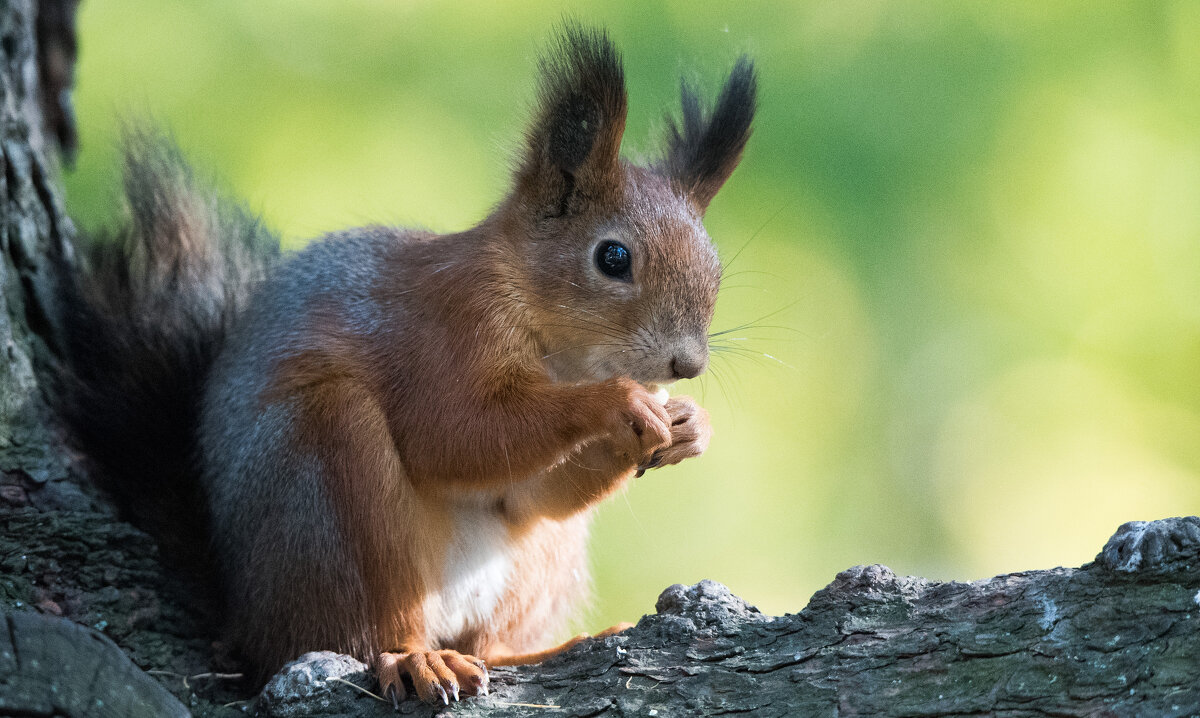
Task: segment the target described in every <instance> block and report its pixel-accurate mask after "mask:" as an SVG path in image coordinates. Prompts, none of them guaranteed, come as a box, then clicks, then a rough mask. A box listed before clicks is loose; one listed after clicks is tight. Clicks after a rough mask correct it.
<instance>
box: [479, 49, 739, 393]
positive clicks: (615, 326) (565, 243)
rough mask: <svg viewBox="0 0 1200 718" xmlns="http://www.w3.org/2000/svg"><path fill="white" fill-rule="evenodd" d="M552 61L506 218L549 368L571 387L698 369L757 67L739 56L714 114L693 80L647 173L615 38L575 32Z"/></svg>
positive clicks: (663, 379)
mask: <svg viewBox="0 0 1200 718" xmlns="http://www.w3.org/2000/svg"><path fill="white" fill-rule="evenodd" d="M540 66H541V82H540V93H539V101H538V105H537V110H536V113H535V116H534V120H533V123H532V125H531V126H530V128H529V131H528V133H527V142H526V146H525V151H524V154H523V155H522V157H521V159H520V164H519V167H518V169H517V172H516V179H515V186H514V189H513V192H512V194H511V195H510V197H509V198H508V200H507V201H506V202H505V204H504V206H503V207H502V209H501V212H500V217H499V219H500V221H501V222H502V223H503V224H504V225H506V227H505V229H506V231H505V232H504V234H505V236H507V237H509V238H512V241H511V242H509V243H508V244H507V246H506V247H505V250H506V252H507V253H508V256H507V257H506V259H507V263H508V264H509V266H511V267H512V268H513V269H514V272H515V273H516V274H517V276H519V277H520V279H519V281H518V282H517V283H516V286H515V287H514V292H515V293H520V294H522V295H523V296H521V297H520V299H521V300H522V303H523V304H524V305H525V310H526V316H527V318H528V320H529V325H530V326H531V328H532V331H533V333H534V336H535V338H536V340H537V342H538V345H539V351H541V352H542V354H543V355H544V356H543V357H542V361H543V363H544V365H545V367H546V368H547V370H548V371H549V372H550V373H551V375H552V376H553V377H554V378H555V379H556V380H559V381H572V382H576V381H596V380H602V379H607V378H611V377H615V376H628V377H630V378H632V379H634V380H635V381H639V382H642V383H644V384H666V383H670V382H673V381H675V380H676V379H681V378H691V377H694V376H697V375H699V374H700V373H701V372H703V371H704V369H705V367H706V366H707V364H708V328H709V324H710V322H711V321H712V316H713V308H714V305H715V302H716V297H717V289H718V286H719V284H720V275H721V266H720V262H719V260H718V258H717V254H716V250H715V248H714V247H713V244H712V241H711V240H710V239H709V237H708V233H707V232H706V231H705V229H704V225H703V224H702V222H701V219H702V217H703V215H704V211H705V209H706V208H707V207H708V204H709V202H710V201H711V200H712V198H713V196H714V195H716V193H717V190H719V189H720V188H721V185H723V184H724V183H725V180H726V179H728V178H729V175H730V174H731V173H732V172H733V170H734V168H735V167H736V166H737V164H738V161H739V160H740V159H741V155H742V150H743V149H744V148H745V145H746V141H747V139H749V136H750V125H751V121H752V119H753V116H754V109H755V94H756V81H755V73H754V67H753V64H752V63H751V61H750V60H749V59H748V58H745V57H743V58H742V59H740V60H739V61H738V62H737V64H736V65H735V66H734V68H733V71H732V72H731V73H730V75H729V78H728V79H727V80H726V82H725V85H724V88H723V89H722V91H721V93H720V96H719V98H718V99H717V101H716V103H715V105H714V106H713V107H711V108H709V107H705V106H704V105H703V104H702V103H701V101H700V99H699V97H698V96H697V95H696V94H695V93H694V92H693V91H691V90H690V89H689V88H688V87H687V86H686V85H684V86H683V88H682V117H681V119H680V120H679V121H676V120H674V119H672V118H668V121H667V133H666V134H667V137H666V147H665V150H664V152H663V154H662V156H661V157H660V158H659V159H658V160H657V161H656V162H653V163H651V164H649V165H648V166H639V165H637V164H634V163H631V162H628V161H626V160H624V159H623V158H622V157H621V156H620V146H621V138H622V135H623V134H624V130H625V117H626V92H625V79H624V71H623V69H622V66H621V59H620V55H619V54H618V52H617V49H616V48H615V47H614V46H613V44H612V42H611V41H610V40H609V39H608V37H607V35H606V34H605V33H604V32H602V31H596V30H587V29H583V28H580V27H578V26H575V25H567V26H566V27H565V28H564V30H563V32H562V34H561V36H560V37H559V39H558V42H557V44H556V45H555V46H554V47H553V48H552V51H551V52H549V53H547V54H546V55H544V56H543V58H542V59H541V62H540Z"/></svg>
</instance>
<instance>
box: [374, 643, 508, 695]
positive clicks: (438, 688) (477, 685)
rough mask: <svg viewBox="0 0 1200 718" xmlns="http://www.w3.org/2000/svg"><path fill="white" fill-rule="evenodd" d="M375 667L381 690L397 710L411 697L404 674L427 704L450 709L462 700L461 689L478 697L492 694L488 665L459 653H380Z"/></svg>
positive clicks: (442, 651) (443, 651)
mask: <svg viewBox="0 0 1200 718" xmlns="http://www.w3.org/2000/svg"><path fill="white" fill-rule="evenodd" d="M375 665H376V667H375V674H376V676H377V677H378V678H379V687H380V689H381V690H382V692H383V694H384V695H385V696H388V697H390V698H391V699H392V705H393V706H394V707H397V708H398V707H399V702H400V701H401V700H402V699H403V698H404V697H405V695H407V691H405V689H404V682H403V681H402V680H401V674H402V673H407V674H408V677H409V678H411V679H412V683H413V688H414V689H415V690H416V691H417V695H418V696H419V697H420V698H421V700H423V701H425V702H426V703H442V704H443V705H449V704H450V699H451V698H453V699H454V700H458V695H459V690H460V688H464V689H466V690H467V692H469V693H471V694H474V695H479V694H483V695H487V692H488V673H487V667H486V666H485V665H484V662H483V661H482V660H481V659H479V658H476V657H475V656H468V655H465V654H462V653H459V652H458V651H452V650H441V651H412V652H409V653H380V654H379V657H378V658H377V659H376V664H375Z"/></svg>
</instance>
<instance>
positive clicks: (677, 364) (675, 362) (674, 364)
mask: <svg viewBox="0 0 1200 718" xmlns="http://www.w3.org/2000/svg"><path fill="white" fill-rule="evenodd" d="M707 366H708V352H707V351H705V350H701V351H698V352H680V353H678V354H676V355H675V356H674V357H673V358H672V359H671V374H672V375H673V376H674V377H675V378H676V379H693V378H695V377H698V376H700V375H701V374H703V373H704V369H705V368H706V367H707Z"/></svg>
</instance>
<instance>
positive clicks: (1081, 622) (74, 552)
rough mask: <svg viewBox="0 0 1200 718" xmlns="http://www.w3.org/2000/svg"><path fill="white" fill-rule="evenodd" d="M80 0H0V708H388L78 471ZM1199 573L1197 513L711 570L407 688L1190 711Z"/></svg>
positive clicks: (656, 705) (348, 664)
mask: <svg viewBox="0 0 1200 718" xmlns="http://www.w3.org/2000/svg"><path fill="white" fill-rule="evenodd" d="M75 5H76V0H41V2H35V1H34V0H0V57H2V59H3V62H2V64H0V122H2V127H0V167H2V168H3V172H0V230H2V231H0V250H2V251H3V262H2V263H0V288H2V290H3V291H0V309H2V311H0V348H2V350H3V352H4V358H3V360H2V361H0V528H2V529H3V530H2V531H0V612H2V613H3V614H4V617H3V621H2V622H0V716H8V715H19V716H85V715H88V716H90V715H112V716H127V715H147V716H158V715H187V713H188V708H190V709H191V711H192V712H193V713H194V714H195V715H198V716H223V715H224V716H232V715H245V713H246V711H251V712H255V713H257V714H258V715H262V716H300V715H304V716H308V715H324V716H362V715H390V714H392V713H393V709H392V706H391V705H390V703H384V702H382V701H380V700H378V699H376V698H373V697H372V696H370V695H369V692H371V691H375V690H376V686H375V685H374V681H373V679H372V678H371V676H370V675H369V673H368V672H367V671H366V667H365V666H363V665H362V664H361V663H358V662H357V661H355V660H354V659H352V658H349V657H347V656H337V655H335V654H329V653H323V654H309V655H308V656H305V657H303V658H302V659H300V660H298V661H297V662H294V663H293V664H290V665H289V666H288V667H286V668H285V669H284V670H283V671H282V672H281V673H280V674H279V675H278V676H276V677H275V678H274V679H273V680H272V681H271V682H270V683H269V684H268V685H267V687H266V688H265V689H264V690H263V691H262V692H261V694H260V695H258V696H256V695H255V694H256V692H257V686H248V685H246V684H244V683H242V682H240V681H239V680H238V679H237V677H236V675H231V670H230V669H229V668H228V666H227V665H226V662H225V660H224V659H222V658H221V657H220V654H221V649H220V645H219V644H213V643H212V641H213V638H214V636H215V635H216V633H215V631H214V628H213V625H214V623H213V622H212V621H210V620H208V618H207V615H208V614H207V613H206V606H205V604H204V603H203V600H202V599H201V597H202V596H203V595H204V594H205V591H203V590H200V588H201V587H196V586H193V585H189V584H188V583H187V581H186V580H184V579H183V578H182V577H180V576H178V575H176V574H174V573H172V571H171V570H170V569H169V568H168V567H165V566H164V565H163V564H162V562H161V561H160V560H159V558H158V551H157V548H156V547H155V545H154V543H153V541H152V540H151V539H150V538H149V537H147V536H146V535H145V534H144V533H142V532H140V531H138V530H137V529H135V528H133V527H132V526H129V525H128V524H125V523H123V522H121V521H120V520H118V519H117V517H116V514H115V512H114V511H113V510H112V508H111V507H110V506H109V505H108V504H106V503H105V501H104V500H103V499H102V498H100V497H98V495H97V494H96V492H95V491H94V490H92V489H91V488H90V485H89V484H88V483H87V482H86V480H82V481H77V480H75V479H78V478H79V472H78V471H77V470H76V469H74V468H73V464H72V462H71V457H70V454H69V453H68V452H67V451H66V450H65V449H64V447H63V446H62V443H61V442H60V441H59V440H58V438H57V435H56V433H55V431H54V429H53V424H52V422H51V421H50V419H49V417H50V414H49V412H48V410H47V404H48V402H47V398H48V397H50V396H51V395H52V393H53V391H54V389H53V386H50V385H48V384H47V383H46V382H45V381H43V380H40V379H39V376H45V375H46V374H45V373H39V372H38V371H37V370H38V368H39V367H40V368H43V369H44V368H46V367H49V366H51V365H52V364H53V361H54V353H55V349H56V347H57V346H58V341H57V339H56V337H57V335H58V329H57V328H58V327H59V326H60V325H61V324H60V318H61V317H62V316H63V312H64V311H69V309H70V308H69V307H64V306H62V302H61V300H60V299H59V297H61V296H62V294H61V293H60V292H59V291H58V286H59V285H58V282H57V272H58V271H59V270H60V269H61V268H62V267H64V266H66V265H69V263H70V262H71V258H72V241H73V234H74V232H73V228H72V225H71V223H70V221H69V220H68V219H67V217H66V216H65V214H64V212H63V209H62V204H61V200H60V191H59V189H58V186H57V173H56V169H55V168H56V167H57V164H58V159H57V158H58V157H60V156H61V157H64V158H66V159H67V160H68V161H69V159H70V157H71V155H72V153H73V152H74V143H75V130H74V120H73V117H72V113H71V105H70V94H69V91H70V86H71V76H72V71H73V65H74V54H75V37H74V14H75ZM1198 589H1200V519H1196V518H1194V517H1192V518H1188V519H1174V520H1168V521H1163V522H1155V523H1153V524H1129V525H1126V526H1125V527H1122V529H1121V531H1119V532H1118V534H1117V535H1116V536H1114V539H1113V540H1112V541H1110V543H1109V545H1108V546H1107V547H1105V550H1104V551H1103V552H1102V554H1101V555H1100V556H1099V557H1098V560H1097V561H1096V562H1094V563H1091V564H1088V565H1087V566H1084V567H1082V568H1079V569H1063V568H1059V569H1053V570H1049V571H1034V572H1028V573H1018V574H1012V575H1008V576H1000V577H997V578H993V579H990V580H987V581H979V582H975V583H969V584H960V583H936V582H931V581H926V580H924V579H919V578H900V577H897V576H895V575H894V574H893V573H892V572H891V571H889V570H888V569H886V568H884V567H882V566H868V567H856V568H853V569H850V570H848V571H845V572H843V573H841V574H839V575H838V576H837V578H836V579H834V581H833V582H832V583H831V584H830V585H829V586H828V587H827V588H825V589H824V590H822V591H820V592H818V593H817V594H816V595H815V596H814V597H813V599H812V601H811V602H810V603H809V605H808V606H807V607H806V608H805V609H804V610H802V611H800V612H799V613H797V614H792V615H786V616H780V617H768V616H764V615H762V614H760V613H759V612H758V611H757V610H755V609H754V608H752V607H750V606H749V605H747V604H746V603H745V602H743V601H742V600H741V599H739V598H737V597H735V596H732V595H730V594H729V592H728V591H727V590H726V589H724V587H722V586H720V585H718V584H715V583H711V582H702V583H700V584H697V585H696V586H692V587H684V586H672V587H670V588H668V589H667V590H666V591H665V592H664V593H663V594H662V596H661V597H660V598H659V601H658V606H657V613H656V614H655V615H650V616H646V617H645V618H643V619H642V621H641V622H640V623H639V624H638V625H637V626H636V627H635V628H633V629H631V630H629V631H627V632H626V633H623V634H621V635H619V636H613V637H609V638H606V639H603V640H593V641H587V642H584V643H582V644H580V645H579V646H576V647H575V648H573V649H572V650H571V651H569V652H567V653H565V654H564V655H562V656H560V657H558V658H556V659H554V660H551V661H548V662H546V663H545V664H543V665H540V666H535V667H526V668H516V669H513V668H504V669H495V670H493V672H492V683H491V689H492V690H491V692H490V695H488V696H479V697H471V698H467V699H465V700H463V701H462V702H459V703H455V704H454V705H452V706H447V707H437V706H425V705H420V704H418V703H415V702H413V701H411V700H410V701H408V702H405V703H403V704H402V705H401V706H400V711H401V712H402V713H405V714H412V715H421V716H428V715H433V714H435V713H437V714H454V715H463V716H475V715H485V714H486V715H488V716H543V715H551V714H552V715H570V716H598V715H613V716H625V715H628V716H633V715H637V716H655V715H658V716H681V715H720V714H727V713H743V714H751V715H756V716H791V715H818V716H820V715H831V716H832V715H839V716H846V715H860V714H863V715H865V714H870V715H887V716H926V715H978V714H996V715H1060V716H1075V715H1079V716H1083V715H1200V630H1197V625H1200V624H1197V621H1200V591H1198ZM146 671H151V672H153V673H154V674H155V675H154V677H151V676H150V675H148V674H147V673H146ZM164 689H165V690H164ZM171 693H173V694H174V696H172V695H170V694H171ZM185 704H186V705H187V706H188V708H185V707H184V706H185Z"/></svg>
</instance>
